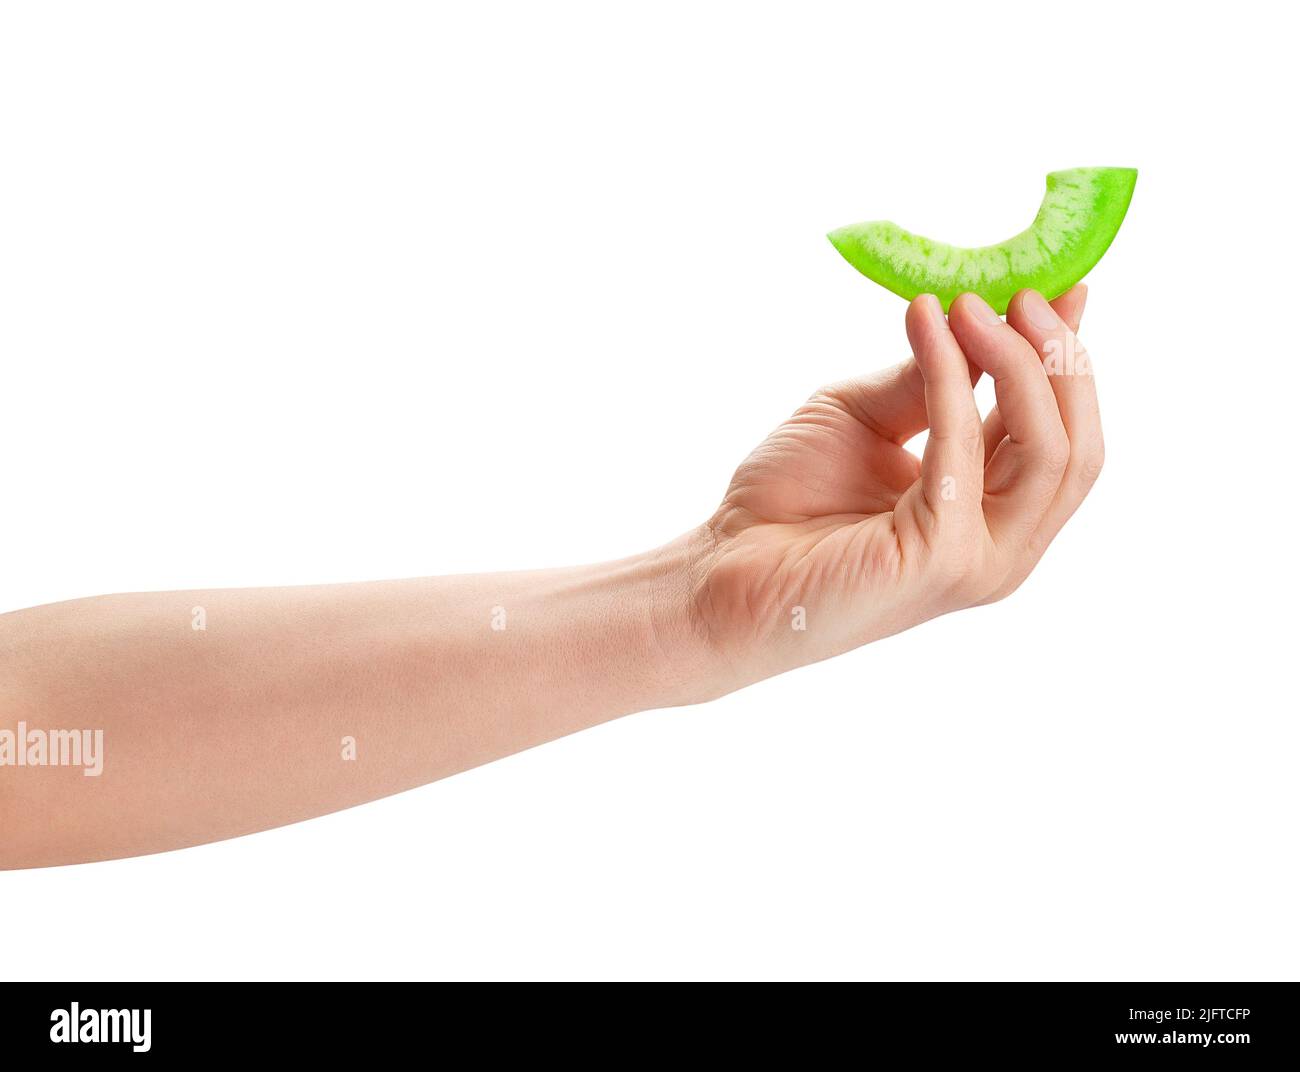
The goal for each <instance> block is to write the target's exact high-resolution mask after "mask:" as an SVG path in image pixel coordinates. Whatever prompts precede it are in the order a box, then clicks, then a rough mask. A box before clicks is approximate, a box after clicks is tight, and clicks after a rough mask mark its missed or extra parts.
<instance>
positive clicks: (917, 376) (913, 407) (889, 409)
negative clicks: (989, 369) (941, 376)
mask: <svg viewBox="0 0 1300 1072" xmlns="http://www.w3.org/2000/svg"><path fill="white" fill-rule="evenodd" d="M968 371H969V375H970V379H971V383H974V382H975V381H977V380H978V379H979V378H980V370H979V369H977V368H973V367H970V366H968ZM827 393H830V394H833V395H834V396H835V398H836V399H838V400H839V401H840V403H841V404H842V405H844V407H845V408H846V409H847V410H848V411H849V413H850V414H852V416H853V417H854V418H856V419H857V420H859V421H861V422H862V423H863V424H865V425H866V426H867V427H868V428H870V429H871V430H872V431H873V432H875V433H876V434H877V435H879V436H881V437H882V438H884V439H887V440H889V441H890V442H892V443H897V444H898V445H899V446H902V445H903V444H904V443H906V442H907V441H908V440H909V439H911V438H912V437H913V436H914V435H916V434H917V433H918V432H922V431H924V430H925V429H926V427H927V426H928V421H927V418H926V412H925V379H924V377H922V375H921V369H920V366H918V365H917V363H916V358H915V357H911V358H908V360H906V361H904V362H902V363H901V364H899V365H895V366H893V367H892V368H887V369H884V370H883V371H881V372H877V373H874V374H872V375H870V376H864V377H862V378H860V379H853V380H846V381H844V382H842V383H837V384H833V385H832V386H831V387H830V388H827Z"/></svg>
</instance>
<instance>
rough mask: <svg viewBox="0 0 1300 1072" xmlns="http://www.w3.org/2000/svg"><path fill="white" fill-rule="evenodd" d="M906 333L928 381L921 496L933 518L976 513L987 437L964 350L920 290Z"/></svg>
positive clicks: (936, 304) (934, 303)
mask: <svg viewBox="0 0 1300 1072" xmlns="http://www.w3.org/2000/svg"><path fill="white" fill-rule="evenodd" d="M907 338H908V341H909V342H910V343H911V344H912V353H913V354H914V355H915V358H916V364H917V368H918V369H919V370H920V374H921V378H922V381H923V383H924V397H925V410H926V414H927V421H928V423H929V426H930V435H929V439H928V441H927V442H926V445H925V453H924V455H923V456H922V458H921V495H922V497H923V498H924V501H925V504H926V506H927V507H928V509H929V512H930V514H931V516H932V517H934V518H937V517H939V516H940V514H941V513H944V512H951V513H954V514H957V515H959V516H960V515H966V516H975V515H977V514H978V513H979V509H980V494H979V491H978V489H980V488H982V486H983V466H984V458H983V440H982V438H981V434H980V417H979V409H978V408H977V407H976V405H975V394H974V391H972V389H971V371H970V367H969V365H968V364H967V361H966V355H965V354H963V353H962V349H961V347H960V346H959V345H958V343H957V339H956V338H954V336H953V333H952V332H951V331H950V330H949V327H948V321H947V320H946V319H945V318H944V315H943V309H942V307H941V306H940V305H939V301H938V299H937V298H935V297H934V295H932V294H922V295H921V296H920V297H919V298H917V299H916V300H915V301H913V302H912V304H911V305H910V306H909V307H908V310H907Z"/></svg>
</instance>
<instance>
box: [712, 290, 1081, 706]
mask: <svg viewBox="0 0 1300 1072" xmlns="http://www.w3.org/2000/svg"><path fill="white" fill-rule="evenodd" d="M1085 298H1086V290H1085V288H1084V287H1083V286H1082V285H1080V286H1077V287H1075V288H1074V289H1073V290H1071V291H1069V292H1068V293H1067V294H1064V295H1062V296H1061V297H1060V298H1057V299H1056V301H1054V302H1052V303H1051V304H1050V305H1049V304H1048V303H1047V302H1045V301H1044V300H1043V299H1042V297H1041V296H1040V295H1038V294H1037V293H1035V292H1033V291H1022V292H1021V293H1020V294H1018V295H1016V297H1015V298H1014V299H1013V300H1012V302H1011V306H1010V308H1009V309H1008V311H1007V319H1006V322H1005V323H1004V322H1003V321H1002V320H1000V319H999V318H998V317H997V315H996V314H994V312H993V310H992V309H991V308H989V306H988V305H987V304H985V303H984V302H983V301H982V300H981V299H980V298H978V297H976V296H975V295H973V294H963V295H962V296H961V297H959V298H958V299H957V300H956V301H955V302H954V303H953V305H952V307H951V310H950V313H949V316H948V317H947V318H945V317H944V315H943V313H942V311H941V309H940V306H939V303H938V301H936V300H935V298H934V297H933V296H930V295H922V296H921V297H919V298H917V299H916V300H915V301H913V302H912V304H911V306H910V307H909V308H908V311H907V337H908V339H909V341H910V343H911V347H912V353H913V355H914V356H913V358H912V359H911V360H910V361H907V362H905V363H904V364H902V365H899V366H898V367H896V368H893V369H890V370H888V371H886V372H883V373H879V374H876V375H874V376H869V377H866V378H864V379H860V380H850V381H847V382H844V383H838V384H834V385H832V386H830V387H827V388H825V389H823V390H821V391H819V392H818V393H817V394H815V395H814V396H813V397H812V398H811V399H809V400H808V401H807V402H806V403H804V405H802V406H801V407H800V408H799V410H798V411H797V412H796V413H795V414H794V416H792V417H791V418H790V419H789V420H787V421H786V422H785V423H784V424H783V425H781V427H779V428H778V429H777V430H776V431H775V432H773V433H772V434H771V435H770V436H769V437H768V438H767V440H766V441H765V442H764V443H762V444H761V445H760V446H759V447H758V449H757V450H755V451H754V452H753V454H751V455H750V456H749V458H748V459H746V461H745V462H744V463H743V464H742V465H741V466H740V468H739V469H738V470H737V471H736V475H735V476H734V477H733V479H732V481H731V486H730V488H729V489H728V491H727V494H726V496H725V498H724V499H723V502H722V505H721V506H720V507H719V508H718V511H717V513H715V514H714V516H713V517H712V518H711V519H710V521H709V522H708V523H707V524H706V525H705V526H704V527H703V529H702V530H701V539H700V543H701V545H702V547H703V550H702V551H701V552H700V555H699V560H698V563H697V566H696V569H695V577H694V582H693V586H692V600H693V606H694V610H695V614H696V617H697V625H698V627H699V629H700V630H701V632H702V633H703V634H704V636H705V637H706V638H707V642H708V643H709V644H710V645H711V646H712V647H713V649H714V650H715V651H716V652H717V653H719V654H720V655H721V656H722V657H723V658H724V660H725V662H726V663H727V665H728V668H729V672H730V674H731V675H732V677H733V678H734V679H735V680H734V681H733V684H744V683H748V682H749V681H755V680H758V679H760V678H763V677H767V676H770V675H772V674H776V673H780V672H781V671H783V670H787V669H790V668H792V667H794V666H798V665H802V664H804V663H809V662H814V661H816V660H818V659H824V658H828V657H829V656H832V655H836V654H838V653H840V652H843V651H847V650H849V649H851V648H854V647H857V646H858V645H861V644H865V643H867V642H869V641H872V640H876V639H878V638H880V637H883V636H888V635H889V634H891V633H896V632H898V631H900V630H902V629H907V628H909V627H910V626H913V625H916V624H918V623H920V622H923V621H925V620H927V619H929V618H932V617H935V616H936V615H939V614H944V613H946V612H948V611H952V610H958V609H960V608H963V607H969V606H973V605H975V604H981V603H988V602H991V601H993V600H996V599H1001V598H1002V597H1003V596H1005V595H1007V594H1009V593H1010V592H1012V591H1014V590H1015V589H1016V588H1017V587H1018V586H1019V585H1020V583H1021V582H1022V581H1023V580H1024V579H1025V577H1026V576H1027V575H1028V574H1029V572H1030V571H1031V570H1032V569H1033V567H1034V566H1035V564H1036V563H1037V562H1038V560H1039V558H1040V557H1041V556H1042V554H1043V552H1044V550H1045V549H1046V548H1047V545H1048V544H1049V543H1050V542H1051V540H1052V538H1053V537H1054V536H1055V535H1056V533H1057V532H1058V531H1059V530H1060V528H1061V526H1062V525H1064V524H1065V522H1066V521H1067V520H1068V519H1069V517H1070V515H1071V514H1073V513H1074V511H1075V509H1076V508H1077V507H1078V505H1079V503H1080V502H1081V501H1082V500H1083V498H1084V496H1085V495H1086V494H1087V493H1088V490H1089V488H1090V487H1091V486H1092V483H1093V481H1094V480H1095V479H1096V477H1097V474H1098V472H1099V471H1100V469H1101V464H1102V457H1103V445H1102V433H1101V422H1100V417H1099V414H1098V409H1097V396H1096V392H1095V390H1094V386H1093V378H1092V375H1091V369H1090V366H1089V364H1088V358H1087V355H1086V353H1084V351H1083V350H1082V347H1080V346H1079V345H1078V344H1077V342H1076V341H1075V339H1074V332H1075V331H1076V330H1077V329H1078V324H1079V318H1080V316H1081V315H1082V313H1083V306H1084V301H1085ZM982 372H987V373H988V374H989V375H990V376H992V377H993V380H994V385H995V390H996V397H997V406H996V408H994V409H993V410H992V411H991V412H990V414H989V416H988V417H987V419H985V420H984V421H983V422H981V420H980V416H979V411H978V409H977V408H976V405H975V398H974V394H973V390H972V388H973V384H974V382H975V381H977V380H978V379H979V376H980V374H981V373H982ZM926 428H928V429H929V430H930V434H929V439H928V442H927V443H926V446H925V452H924V456H923V457H922V458H919V459H918V458H917V457H916V456H915V455H914V454H912V453H911V452H909V451H908V450H907V449H906V448H905V447H904V444H905V443H906V442H907V441H908V440H909V439H911V438H912V437H913V436H914V435H916V434H917V433H918V432H920V431H922V430H923V429H926Z"/></svg>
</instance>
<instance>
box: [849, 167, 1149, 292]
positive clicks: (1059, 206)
mask: <svg viewBox="0 0 1300 1072" xmlns="http://www.w3.org/2000/svg"><path fill="white" fill-rule="evenodd" d="M1136 182H1137V170H1136V169H1134V168H1112V167H1096V168H1071V169H1069V170H1066V171H1053V172H1052V173H1051V174H1049V175H1048V176H1047V192H1046V194H1045V195H1044V197H1043V201H1042V204H1040V205H1039V208H1038V214H1037V215H1036V216H1035V217H1034V222H1033V223H1032V224H1030V225H1029V227H1028V228H1027V229H1025V230H1024V231H1022V232H1021V233H1020V234H1018V235H1016V236H1014V237H1013V238H1009V239H1007V240H1006V241H1004V242H998V243H996V244H995V245H991V246H977V247H963V246H952V245H949V244H948V243H946V242H937V241H935V240H933V239H929V238H926V237H924V236H922V235H917V234H913V233H912V232H910V231H906V230H904V229H903V228H901V227H899V226H898V225H897V224H895V223H890V222H888V221H883V220H881V221H872V222H868V223H855V224H850V225H849V226H847V227H840V228H838V229H837V230H834V231H832V232H831V233H830V234H829V235H827V237H828V238H829V239H830V241H831V244H832V245H834V246H835V248H836V249H837V250H839V252H840V253H841V255H843V257H844V259H845V260H847V261H848V262H849V263H850V264H851V265H853V267H854V268H856V269H857V270H858V271H859V272H861V273H862V274H863V275H865V276H866V277H867V278H868V279H871V280H873V281H875V282H877V283H879V284H880V285H881V286H883V287H886V288H887V289H889V290H891V291H893V292H894V293H895V294H898V295H900V296H901V297H904V298H907V299H908V300H911V299H912V298H915V297H916V296H917V295H918V294H926V293H929V294H934V295H935V296H936V297H937V298H938V299H939V301H940V303H941V304H942V305H943V308H944V311H945V312H947V311H948V308H949V306H950V305H951V304H952V302H953V299H955V298H956V297H957V295H958V294H962V293H964V292H966V291H972V292H974V293H976V294H978V295H979V296H980V297H982V298H983V299H984V300H985V301H987V302H988V303H989V304H990V305H991V306H993V308H994V309H995V310H997V312H998V313H1000V314H1001V313H1005V312H1006V310H1007V304H1008V303H1009V302H1010V301H1011V299H1012V297H1013V296H1014V295H1015V294H1016V293H1017V292H1018V291H1021V290H1024V289H1025V288H1027V287H1028V288H1032V289H1034V290H1037V291H1038V292H1039V293H1040V294H1042V295H1043V296H1044V297H1046V298H1048V299H1051V298H1055V297H1057V296H1059V295H1061V294H1064V293H1065V292H1066V291H1067V290H1069V289H1070V288H1071V287H1072V286H1074V284H1075V283H1077V282H1078V281H1079V280H1080V279H1082V278H1083V277H1084V276H1085V275H1087V274H1088V272H1089V271H1091V270H1092V268H1093V266H1094V265H1096V263H1097V262H1098V261H1099V260H1101V258H1102V256H1103V254H1105V252H1106V250H1107V249H1108V248H1109V247H1110V244H1111V242H1112V241H1113V240H1114V238H1115V235H1116V234H1117V233H1118V231H1119V227H1120V224H1121V223H1123V221H1124V215H1125V213H1126V212H1127V211H1128V206H1129V202H1130V201H1131V200H1132V197H1133V188H1134V185H1135V184H1136Z"/></svg>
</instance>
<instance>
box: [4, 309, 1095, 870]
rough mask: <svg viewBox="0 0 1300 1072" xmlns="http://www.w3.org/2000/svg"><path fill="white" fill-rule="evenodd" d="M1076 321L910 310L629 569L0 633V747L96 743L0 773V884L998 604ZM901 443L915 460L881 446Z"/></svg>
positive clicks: (238, 822) (1075, 376)
mask: <svg viewBox="0 0 1300 1072" xmlns="http://www.w3.org/2000/svg"><path fill="white" fill-rule="evenodd" d="M1084 300H1085V290H1084V288H1083V287H1082V286H1077V287H1075V288H1074V289H1073V290H1071V291H1070V292H1068V293H1067V294H1064V295H1062V296H1061V297H1060V298H1058V299H1056V301H1055V302H1053V303H1051V305H1050V306H1049V305H1048V303H1046V302H1044V301H1043V300H1042V298H1041V297H1039V296H1038V295H1037V294H1034V293H1033V292H1032V291H1024V292H1021V293H1020V294H1018V295H1016V297H1015V298H1014V299H1013V300H1012V302H1011V305H1010V308H1009V310H1008V315H1007V319H1006V322H1005V323H1004V322H1003V321H1001V320H999V319H998V318H997V317H996V315H994V314H993V313H992V311H991V310H990V309H989V307H988V306H987V305H985V304H984V303H983V302H982V301H981V299H979V298H977V297H976V296H974V295H971V294H965V295H962V296H961V297H959V298H957V299H956V301H955V302H954V303H953V305H952V307H951V310H950V313H949V316H948V317H947V318H945V317H944V315H943V313H942V310H941V309H940V307H939V304H938V302H937V300H936V299H935V298H934V297H933V296H930V295H922V296H921V297H919V298H917V299H916V300H915V301H913V302H912V303H911V305H910V306H909V308H908V311H907V320H906V326H907V336H908V339H909V341H910V343H911V347H912V353H913V355H914V356H913V358H912V359H910V360H909V361H907V362H905V363H904V364H902V365H900V366H898V367H896V368H892V369H889V370H887V371H884V372H881V373H877V374H875V375H872V376H867V377H864V378H862V379H857V380H852V381H847V382H844V383H838V384H834V385H832V386H830V387H827V388H825V389H823V390H821V391H819V392H818V393H817V394H815V395H814V396H813V397H812V398H810V399H809V400H808V401H807V402H806V403H805V404H804V405H802V406H801V407H800V408H799V409H798V410H797V411H796V412H795V414H794V415H793V416H792V417H791V418H790V419H789V420H787V421H786V422H785V423H784V424H782V425H781V426H780V427H779V428H778V429H777V430H776V431H775V432H773V433H772V435H771V436H769V437H768V439H767V440H766V441H765V442H764V443H762V444H761V445H760V446H759V447H758V449H756V450H755V451H754V452H753V453H752V454H751V455H750V456H749V458H748V459H746V461H745V462H744V463H743V464H742V465H741V466H740V468H739V469H738V470H737V471H736V474H735V476H734V478H733V480H732V482H731V486H730V488H729V489H728V491H727V493H726V496H725V498H724V499H723V502H722V505H721V506H720V507H719V508H718V510H717V511H716V512H715V513H714V515H713V516H712V517H711V518H710V519H709V520H708V521H707V522H705V523H704V524H703V525H701V526H699V527H698V528H696V529H694V530H692V531H691V532H689V533H687V534H686V535H684V536H682V537H681V538H680V539H678V540H676V541H674V542H673V543H671V544H668V545H666V546H664V547H661V548H658V549H656V550H654V551H651V552H648V553H646V554H642V555H636V556H633V557H631V558H628V559H624V560H621V561H617V562H612V563H602V564H598V565H593V566H581V567H575V568H571V569H560V570H545V571H538V572H527V573H507V574H490V575H478V576H461V577H440V578H424V579H416V580H406V581H386V582H378V583H367V584H355V585H331V586H322V587H302V588H273V589H236V590H226V591H203V592H170V593H147V594H132V595H115V596H103V597H98V598H92V599H83V600H74V601H72V602H67V603H59V604H52V605H49V606H44V607H36V608H32V609H29V610H23V611H16V612H13V613H10V614H5V615H0V729H5V728H8V729H16V727H17V723H18V722H19V721H25V722H26V723H27V724H28V726H29V727H31V728H40V729H47V730H48V729H63V728H87V729H102V730H103V731H104V770H103V773H102V775H100V776H99V777H97V778H87V777H85V776H84V775H83V773H82V771H81V770H80V769H79V768H76V767H70V766H65V767H53V766H41V767H22V768H18V767H13V766H4V767H0V868H26V867H43V866H51V865H56V864H69V863H78V862H86V861H92V860H104V859H111V858H116V857H123V856H134V855H140V854H144V853H152V852H161V851H164V850H168V849H175V848H181V847H184V846H188V845H196V844H200V843H203V842H208V841H215V840H219V839H222V838H229V837H236V836H239V835H242V834H248V833H252V832H254V831H257V830H263V829H267V828H269V827H274V826H280V825H283V824H285V823H291V822H296V821H299V820H302V819H307V818H310V817H312V816H315V815H321V814H324V813H326V812H330V811H335V810H338V809H340V808H345V807H349V806H351V805H354V804H359V803H362V802H364V801H367V800H373V799H375V798H377V797H381V796H385V795H387V794H390V793H395V792H399V791H401V790H404V789H409V788H412V787H414V786H417V785H421V784H424V783H426V782H429V781H433V780H435V779H438V778H442V777H445V776H447V775H450V774H454V773H456V772H458V771H462V770H465V769H467V768H470V767H473V766H476V765H478V764H481V763H486V762H489V761H491V760H493V759H496V758H499V757H501V756H505V755H508V754H510V753H512V752H517V751H520V750H521V749H525V748H529V747H532V746H533V745H537V744H541V743H543V742H544V741H548V740H552V739H554V738H556V737H560V736H563V735H565V734H568V733H572V732H575V731H577V730H580V729H583V728H586V727H588V726H592V725H595V724H597V723H600V722H604V721H606V720H608V719H612V718H615V717H618V716H619V715H624V714H629V713H631V712H634V711H642V710H648V709H652V708H658V707H668V706H677V705H682V704H691V703H699V702H703V701H706V700H709V699H712V698H714V697H716V696H720V695H722V694H724V693H727V692H730V691H732V690H735V689H738V688H741V687H743V686H745V685H748V684H752V683H753V682H756V681H759V680H761V679H763V678H766V677H769V676H772V675H774V674H778V673H781V672H783V671H785V670H788V669H791V668H793V667H796V666H800V665H803V664H806V663H810V662H815V661H817V660H820V659H825V658H829V657H831V656H833V655H836V654H839V653H840V652H844V651H847V650H849V649H851V648H855V647H857V646H859V645H862V644H866V643H869V642H870V641H872V640H876V639H878V638H880V637H883V636H887V635H889V634H892V633H896V632H899V631H900V630H903V629H907V628H909V627H911V626H913V625H917V624H919V623H920V622H923V621H926V620H927V619H929V618H933V617H935V616H937V615H940V614H944V613H947V612H949V611H953V610H958V609H961V608H963V607H969V606H973V605H977V604H981V603H987V602H991V601H993V600H996V599H1001V598H1002V597H1004V596H1006V595H1007V594H1009V593H1010V592H1012V591H1013V590H1014V589H1015V588H1016V587H1018V586H1019V585H1020V583H1021V582H1022V581H1023V580H1024V579H1025V577H1026V576H1027V575H1028V574H1029V572H1030V571H1031V570H1032V569H1033V567H1034V565H1035V564H1036V563H1037V561H1038V560H1039V558H1040V557H1041V555H1042V554H1043V551H1044V550H1045V549H1046V547H1047V545H1048V544H1049V543H1050V542H1051V540H1052V538H1053V537H1054V536H1055V535H1056V533H1057V532H1058V531H1059V530H1060V528H1061V526H1062V525H1064V524H1065V522H1066V521H1067V520H1068V519H1069V517H1070V515H1071V514H1073V512H1074V511H1075V509H1076V508H1077V507H1078V505H1079V503H1080V502H1081V501H1082V500H1083V498H1084V496H1085V495H1086V494H1087V492H1088V490H1089V488H1090V487H1091V486H1092V483H1093V481H1094V480H1095V479H1096V477H1097V474H1098V472H1099V471H1100V468H1101V464H1102V457H1103V446H1102V434H1101V424H1100V418H1099V415H1098V409H1097V398H1096V394H1095V391H1094V385H1093V378H1092V376H1091V374H1090V371H1089V372H1088V374H1083V373H1082V372H1081V371H1080V370H1079V369H1078V368H1077V366H1076V367H1074V368H1071V369H1069V370H1068V371H1067V372H1065V373H1062V372H1061V371H1060V370H1059V369H1058V370H1055V371H1053V370H1052V369H1051V368H1050V364H1049V366H1048V367H1045V365H1044V354H1045V352H1050V345H1049V344H1052V343H1056V344H1060V345H1068V346H1071V347H1073V351H1072V352H1074V353H1078V351H1079V348H1078V347H1077V345H1076V344H1074V343H1073V339H1072V336H1073V332H1074V331H1075V330H1077V327H1078V322H1079V317H1080V316H1081V315H1082V312H1083V305H1084ZM1049 371H1050V372H1052V374H1049ZM983 373H987V374H988V375H990V376H992V378H993V380H994V384H995V389H996V396H997V407H996V408H995V409H994V410H993V411H992V412H991V413H990V414H989V416H988V417H987V418H986V419H984V420H983V421H981V419H980V415H979V412H978V410H977V409H976V405H975V399H974V395H973V392H972V385H973V383H974V382H975V381H976V380H977V379H978V378H979V376H980V375H981V374H983ZM925 429H929V433H930V434H929V437H928V441H927V444H926V447H925V450H924V454H923V456H922V457H921V458H919V459H918V458H917V457H916V456H915V455H913V454H912V453H910V452H909V451H907V450H906V449H905V448H904V443H906V442H907V440H909V439H910V438H911V437H912V436H914V435H915V434H917V433H918V432H920V431H923V430H925ZM195 607H202V608H204V612H205V614H206V625H207V628H206V629H204V630H195V629H193V628H192V621H193V616H192V611H193V608H195ZM502 614H504V619H502V617H501V615H502ZM800 619H802V624H803V625H804V628H802V629H800V628H796V627H795V622H796V621H798V620H800ZM494 622H495V624H496V625H498V626H500V625H502V624H504V626H505V627H504V628H493V624H494ZM344 738H352V739H354V740H355V748H356V758H355V759H352V760H345V759H343V758H342V757H343V753H344Z"/></svg>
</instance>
